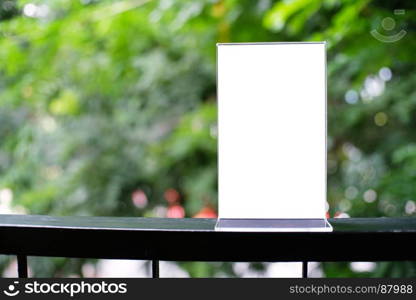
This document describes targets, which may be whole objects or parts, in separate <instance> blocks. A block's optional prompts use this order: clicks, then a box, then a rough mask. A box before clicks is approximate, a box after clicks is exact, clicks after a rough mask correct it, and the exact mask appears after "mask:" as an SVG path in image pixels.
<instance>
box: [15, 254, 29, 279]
mask: <svg viewBox="0 0 416 300" xmlns="http://www.w3.org/2000/svg"><path fill="white" fill-rule="evenodd" d="M17 274H18V276H19V278H27V256H26V255H21V254H20V255H17Z"/></svg>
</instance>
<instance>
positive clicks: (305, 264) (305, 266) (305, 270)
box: [302, 261, 308, 278]
mask: <svg viewBox="0 0 416 300" xmlns="http://www.w3.org/2000/svg"><path fill="white" fill-rule="evenodd" d="M302 278H308V262H307V261H303V262H302Z"/></svg>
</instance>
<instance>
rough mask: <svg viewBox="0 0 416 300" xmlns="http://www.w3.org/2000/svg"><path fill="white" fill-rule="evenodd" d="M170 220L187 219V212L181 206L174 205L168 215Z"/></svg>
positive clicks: (169, 209) (170, 207)
mask: <svg viewBox="0 0 416 300" xmlns="http://www.w3.org/2000/svg"><path fill="white" fill-rule="evenodd" d="M166 216H167V217H168V218H183V217H185V210H184V209H183V207H182V206H181V205H179V204H174V205H171V206H169V207H168V212H167V213H166Z"/></svg>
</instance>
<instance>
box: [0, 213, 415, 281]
mask: <svg viewBox="0 0 416 300" xmlns="http://www.w3.org/2000/svg"><path fill="white" fill-rule="evenodd" d="M215 221H216V220H215V219H164V218H120V217H50V216H35V215H0V254H7V255H16V256H17V261H18V275H19V277H27V256H55V257H74V258H110V259H111V258H112V259H116V258H117V259H140V260H151V261H152V276H153V277H159V261H160V260H166V261H233V262H237V261H253V262H254V261H263V262H278V261H299V262H303V267H302V274H303V277H306V276H307V272H308V270H307V267H308V261H403V260H413V261H415V260H416V251H414V247H413V246H412V245H414V244H415V242H416V218H410V217H409V218H363V219H355V218H350V219H330V220H329V222H330V223H331V224H332V226H333V227H334V231H333V232H292V233H288V232H216V231H215V230H214V226H215Z"/></svg>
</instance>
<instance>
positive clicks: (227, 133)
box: [217, 42, 326, 219]
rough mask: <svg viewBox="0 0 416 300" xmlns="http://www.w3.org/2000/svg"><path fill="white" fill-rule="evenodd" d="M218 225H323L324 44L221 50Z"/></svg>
mask: <svg viewBox="0 0 416 300" xmlns="http://www.w3.org/2000/svg"><path fill="white" fill-rule="evenodd" d="M217 64H218V66H217V68H218V69H217V84H218V87H217V88H218V134H219V136H218V138H219V140H218V167H219V170H218V171H219V174H218V176H219V182H218V185H219V186H218V193H219V204H218V205H219V217H220V218H243V219H250V218H272V219H274V218H325V203H326V54H325V43H320V42H318V43H263V44H218V45H217Z"/></svg>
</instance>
